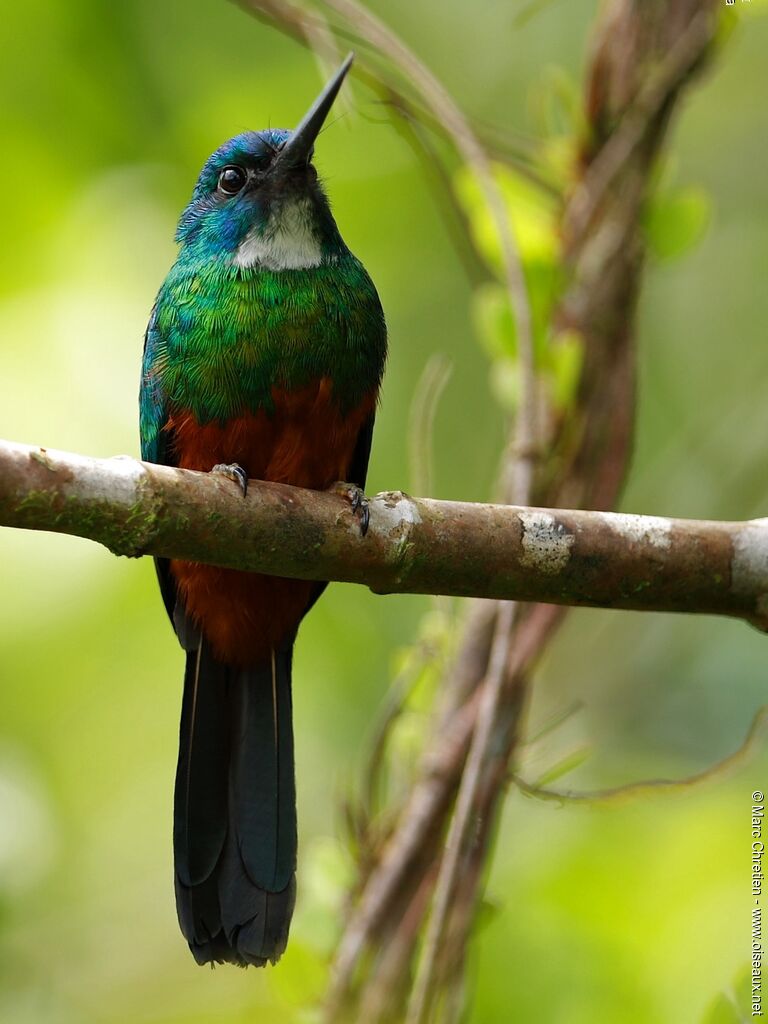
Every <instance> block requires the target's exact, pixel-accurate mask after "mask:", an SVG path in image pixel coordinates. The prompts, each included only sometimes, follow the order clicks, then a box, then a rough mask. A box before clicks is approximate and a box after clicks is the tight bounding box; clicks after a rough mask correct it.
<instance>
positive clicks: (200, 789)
mask: <svg viewBox="0 0 768 1024" xmlns="http://www.w3.org/2000/svg"><path fill="white" fill-rule="evenodd" d="M352 60H353V54H350V55H349V56H348V57H347V59H346V60H345V61H344V63H343V64H342V65H341V67H340V68H339V70H338V71H337V72H336V74H335V75H334V76H333V77H332V78H331V80H330V81H329V82H328V84H327V85H326V86H325V88H324V89H323V90H322V92H321V93H320V95H319V96H318V97H317V99H316V100H315V102H314V103H313V104H312V106H311V107H310V109H309V111H308V112H307V114H306V115H305V116H304V118H303V119H302V120H301V121H300V123H299V125H298V127H297V128H296V129H295V130H294V131H289V130H286V129H274V128H272V129H266V130H262V131H246V132H243V133H241V134H239V135H236V136H235V137H234V138H231V139H229V141H227V142H225V143H224V144H223V145H222V146H220V147H219V148H218V149H217V150H216V151H215V152H214V153H213V154H212V155H211V156H210V157H209V159H208V160H207V161H206V163H205V164H204V166H203V168H202V171H201V172H200V176H199V178H198V180H197V184H196V185H195V187H194V190H193V193H192V197H191V200H190V202H189V203H188V205H187V206H186V208H185V209H184V211H183V212H182V214H181V218H180V220H179V223H178V228H177V232H176V241H177V243H178V255H177V258H176V261H175V263H174V264H173V266H172V267H171V270H170V272H169V273H168V275H167V277H166V278H165V281H164V282H163V284H162V285H161V287H160V290H159V292H158V295H157V298H156V301H155V304H154V307H153V309H152V313H151V316H150V320H149V325H148V327H147V331H146V335H145V339H144V353H143V359H142V372H141V385H140V394H139V420H140V438H141V453H142V458H143V459H144V460H145V461H147V462H152V463H159V464H164V465H168V466H176V467H179V468H181V469H190V470H198V471H205V472H213V473H215V474H220V475H221V479H222V485H223V486H237V487H238V488H239V489H240V491H241V492H242V494H243V496H245V495H246V494H247V486H248V480H249V479H250V480H254V479H259V480H266V481H275V482H278V483H283V484H292V485H295V486H299V487H306V488H312V489H314V490H324V489H331V488H336V489H337V490H338V491H339V493H341V494H343V495H344V496H345V497H346V498H347V499H348V500H349V502H350V504H351V510H352V512H353V513H354V514H355V515H356V516H357V522H358V524H359V529H360V530H361V531H362V532H363V533H364V532H365V530H366V529H367V526H368V517H369V511H368V504H367V501H366V499H365V497H364V488H365V482H366V474H367V467H368V460H369V455H370V450H371V438H372V434H373V425H374V419H375V415H376V410H377V405H378V400H379V390H380V386H381V382H382V376H383V372H384V365H385V361H386V355H387V329H386V324H385V319H384V313H383V311H382V306H381V302H380V299H379V296H378V293H377V291H376V288H375V286H374V284H373V282H372V280H371V278H370V276H369V275H368V273H367V271H366V270H365V268H364V266H363V264H362V263H361V262H360V261H359V260H358V259H357V258H356V257H355V256H354V255H353V254H352V253H351V251H350V250H349V249H348V247H347V246H346V244H345V242H344V241H343V239H342V237H341V234H340V232H339V229H338V227H337V225H336V222H335V220H334V217H333V215H332V213H331V208H330V205H329V201H328V198H327V195H326V192H325V190H324V187H323V185H322V183H321V182H320V180H319V178H318V175H317V171H316V169H315V166H314V164H313V155H314V144H315V141H316V139H317V136H318V134H319V132H320V129H321V127H322V126H323V124H324V122H325V120H326V118H327V115H328V113H329V111H330V109H331V107H332V105H333V102H334V100H335V98H336V96H337V94H338V92H339V89H340V88H341V85H342V82H343V81H344V78H345V76H346V75H347V72H348V71H349V68H350V65H351V63H352ZM229 481H231V482H229ZM279 542H280V539H279V537H276V538H275V543H276V544H279ZM155 567H156V571H157V577H158V580H159V584H160V591H161V594H162V598H163V601H164V604H165V608H166V610H167V613H168V615H169V617H170V620H171V623H172V625H173V627H174V629H175V632H176V635H177V637H178V640H179V642H180V644H181V646H182V648H183V650H184V652H185V655H186V667H185V673H184V688H183V698H182V710H181V725H180V730H179V757H178V765H177V770H176V780H175V788H174V823H173V846H174V875H175V895H176V909H177V914H178V919H179V924H180V927H181V931H182V933H183V935H184V937H185V938H186V940H187V942H188V944H189V947H190V950H191V951H192V954H193V956H194V958H195V960H196V961H197V963H198V964H208V963H210V964H212V965H215V964H216V963H232V964H237V965H239V966H248V965H255V966H264V965H266V964H267V963H268V962H269V963H272V964H275V963H277V961H278V960H279V958H280V956H281V955H282V953H283V952H284V951H285V948H286V944H287V941H288V931H289V926H290V921H291V917H292V914H293V909H294V903H295V898H296V855H297V826H296V787H295V774H294V750H293V742H294V741H293V728H292V720H291V719H292V690H291V664H292V654H293V646H294V641H295V639H296V633H297V629H298V626H299V623H300V622H301V620H302V618H303V617H304V615H305V614H306V613H307V612H308V611H309V610H310V608H311V607H312V606H313V605H314V603H315V602H316V601H317V599H318V597H319V596H320V594H321V592H322V591H323V589H324V587H325V585H326V584H324V583H322V582H312V581H304V580H297V579H284V578H279V577H273V576H266V575H261V574H258V573H253V572H247V571H243V570H239V569H231V568H230V569H227V568H218V567H214V566H210V565H203V564H198V563H195V562H189V561H181V560H177V559H167V558H157V559H156V560H155Z"/></svg>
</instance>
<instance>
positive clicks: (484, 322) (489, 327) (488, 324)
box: [473, 284, 517, 359]
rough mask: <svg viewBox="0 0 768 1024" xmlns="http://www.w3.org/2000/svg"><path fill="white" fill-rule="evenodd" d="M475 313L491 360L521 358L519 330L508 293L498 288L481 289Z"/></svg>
mask: <svg viewBox="0 0 768 1024" xmlns="http://www.w3.org/2000/svg"><path fill="white" fill-rule="evenodd" d="M473 312H474V319H475V326H476V328H477V333H478V336H479V338H480V343H481V345H482V346H483V348H484V349H485V351H486V353H487V354H488V356H489V357H490V358H491V359H500V358H504V357H507V358H510V357H512V358H514V357H515V356H516V355H517V327H516V325H515V319H514V317H513V316H512V309H511V308H510V305H509V298H508V296H507V293H506V291H505V290H504V288H502V287H501V285H498V284H485V285H481V286H480V287H479V288H478V289H477V290H476V291H475V295H474V303H473Z"/></svg>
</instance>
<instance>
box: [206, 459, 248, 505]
mask: <svg viewBox="0 0 768 1024" xmlns="http://www.w3.org/2000/svg"><path fill="white" fill-rule="evenodd" d="M211 472H212V473H218V474H219V475H220V476H225V477H226V478H227V480H231V481H232V482H233V483H235V484H237V486H238V487H239V488H240V490H241V492H242V495H243V497H245V496H246V494H247V493H248V474H247V473H246V472H245V470H244V469H243V467H242V466H238V464H237V463H236V462H229V463H228V462H220V463H218V465H216V466H214V467H213V469H212V470H211Z"/></svg>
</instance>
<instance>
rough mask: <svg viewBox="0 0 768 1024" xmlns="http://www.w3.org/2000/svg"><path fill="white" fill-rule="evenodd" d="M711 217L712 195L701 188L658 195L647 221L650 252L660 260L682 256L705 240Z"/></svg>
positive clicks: (654, 199) (648, 210) (654, 198)
mask: <svg viewBox="0 0 768 1024" xmlns="http://www.w3.org/2000/svg"><path fill="white" fill-rule="evenodd" d="M711 215H712V206H711V202H710V199H709V196H708V195H707V193H706V192H705V191H704V190H703V189H701V188H696V187H694V186H691V187H689V188H685V189H679V190H677V191H675V192H661V193H658V194H657V195H655V196H654V197H653V199H651V201H650V203H649V206H648V208H647V210H646V213H645V218H644V226H645V233H646V238H647V240H648V246H649V248H650V250H651V252H652V253H653V255H654V256H655V257H656V258H657V259H660V260H668V259H674V258H675V257H677V256H680V255H682V254H683V253H684V252H686V251H687V250H688V249H691V248H692V247H693V246H694V245H696V244H697V242H699V241H700V240H701V239H702V237H703V236H704V233H705V231H706V229H707V227H708V226H709V222H710V219H711Z"/></svg>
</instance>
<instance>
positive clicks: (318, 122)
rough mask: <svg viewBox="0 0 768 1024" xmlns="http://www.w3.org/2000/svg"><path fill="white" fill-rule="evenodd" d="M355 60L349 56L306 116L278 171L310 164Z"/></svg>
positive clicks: (277, 164) (279, 161)
mask: <svg viewBox="0 0 768 1024" xmlns="http://www.w3.org/2000/svg"><path fill="white" fill-rule="evenodd" d="M354 59H355V55H354V53H350V54H349V55H348V56H347V59H346V60H345V61H344V63H343V64H342V65H341V67H340V68H339V70H338V71H337V72H336V74H335V75H334V76H333V78H332V79H331V80H330V82H329V83H328V84H327V85H326V87H325V88H324V89H323V91H322V92H321V93H320V95H319V96H318V97H317V99H316V100H315V102H314V103H313V104H312V106H311V107H310V108H309V110H308V111H307V113H306V114H305V115H304V118H303V119H302V121H301V123H300V124H299V126H298V128H296V130H295V131H294V132H293V133H292V134H291V137H290V138H289V139H288V141H287V142H286V144H285V145H284V146H283V148H282V150H281V151H280V155H279V157H278V158H277V160H276V161H275V164H274V167H275V169H276V170H277V168H280V169H284V170H288V169H289V168H291V167H303V166H305V165H306V164H307V163H309V158H310V156H311V155H312V146H313V145H314V143H315V139H316V138H317V136H318V134H319V132H320V129H321V128H322V127H323V124H324V122H325V119H326V117H327V116H328V112H329V110H330V109H331V107H332V106H333V101H334V100H335V99H336V97H337V96H338V94H339V89H340V88H341V83H342V82H343V81H344V79H345V78H346V76H347V72H348V71H349V69H350V67H351V66H352V61H353V60H354Z"/></svg>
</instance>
